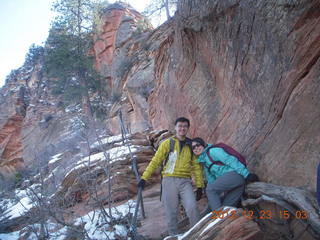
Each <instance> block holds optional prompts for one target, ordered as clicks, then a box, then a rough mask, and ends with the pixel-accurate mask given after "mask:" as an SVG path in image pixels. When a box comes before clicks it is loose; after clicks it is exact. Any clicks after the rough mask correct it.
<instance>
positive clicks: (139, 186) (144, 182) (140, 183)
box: [138, 179, 146, 189]
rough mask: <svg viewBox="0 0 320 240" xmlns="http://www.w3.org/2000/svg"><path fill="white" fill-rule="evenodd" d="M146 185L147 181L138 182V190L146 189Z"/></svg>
mask: <svg viewBox="0 0 320 240" xmlns="http://www.w3.org/2000/svg"><path fill="white" fill-rule="evenodd" d="M144 185H146V180H144V179H140V181H139V182H138V188H142V189H144Z"/></svg>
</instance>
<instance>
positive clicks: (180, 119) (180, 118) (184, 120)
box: [174, 117, 190, 127]
mask: <svg viewBox="0 0 320 240" xmlns="http://www.w3.org/2000/svg"><path fill="white" fill-rule="evenodd" d="M178 122H186V123H188V127H190V121H189V119H188V118H185V117H179V118H177V120H176V121H175V123H174V125H177V123H178Z"/></svg>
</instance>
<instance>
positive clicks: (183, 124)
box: [174, 117, 190, 139]
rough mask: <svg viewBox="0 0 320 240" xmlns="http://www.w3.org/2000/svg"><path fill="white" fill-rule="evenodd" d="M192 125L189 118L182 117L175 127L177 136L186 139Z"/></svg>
mask: <svg viewBox="0 0 320 240" xmlns="http://www.w3.org/2000/svg"><path fill="white" fill-rule="evenodd" d="M189 127H190V121H189V119H188V118H185V117H180V118H177V120H176V122H175V127H174V129H175V130H176V136H177V137H178V138H182V139H184V138H185V137H186V136H187V133H188V130H189Z"/></svg>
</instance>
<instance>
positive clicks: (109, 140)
mask: <svg viewBox="0 0 320 240" xmlns="http://www.w3.org/2000/svg"><path fill="white" fill-rule="evenodd" d="M127 136H128V135H127ZM121 140H122V135H121V134H120V135H115V136H108V137H106V138H103V139H101V140H100V141H96V142H94V143H93V144H92V145H91V146H90V147H91V148H96V147H99V146H100V143H101V144H102V145H105V144H112V143H114V142H119V141H121Z"/></svg>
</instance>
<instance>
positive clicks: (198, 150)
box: [192, 142, 204, 156]
mask: <svg viewBox="0 0 320 240" xmlns="http://www.w3.org/2000/svg"><path fill="white" fill-rule="evenodd" d="M203 150H204V147H203V146H202V145H201V144H200V143H198V142H192V151H193V153H194V154H195V155H197V156H199V155H200V154H201V153H202V152H203Z"/></svg>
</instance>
